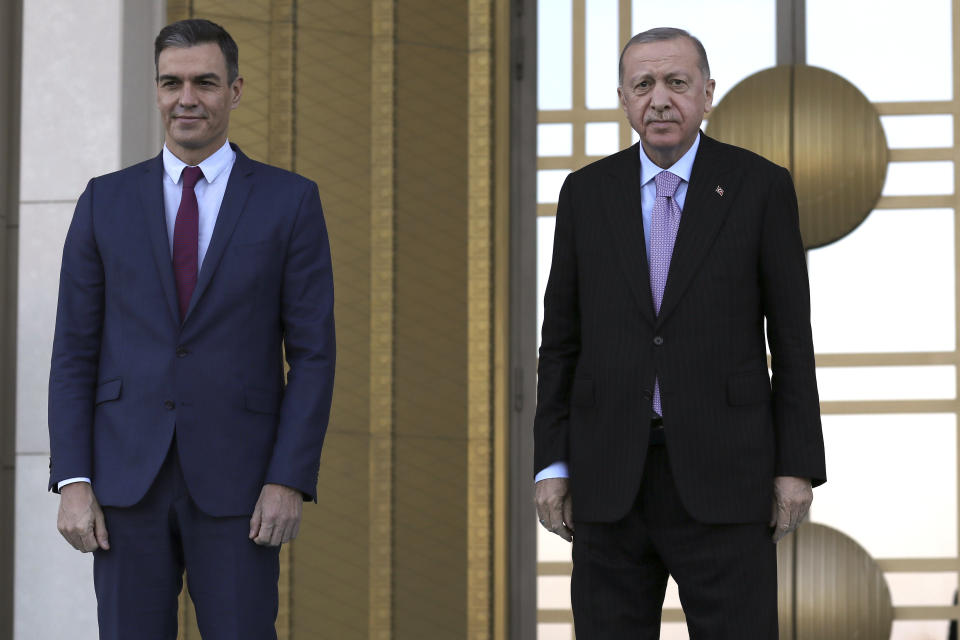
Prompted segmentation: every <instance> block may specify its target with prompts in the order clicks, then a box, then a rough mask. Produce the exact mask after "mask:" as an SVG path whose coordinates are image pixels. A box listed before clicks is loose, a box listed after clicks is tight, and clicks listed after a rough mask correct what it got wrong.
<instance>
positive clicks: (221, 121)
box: [157, 42, 243, 164]
mask: <svg viewBox="0 0 960 640" xmlns="http://www.w3.org/2000/svg"><path fill="white" fill-rule="evenodd" d="M242 89H243V78H240V77H238V78H237V79H236V80H234V81H233V83H232V84H229V83H228V82H227V61H226V59H225V58H224V56H223V52H221V51H220V47H219V46H217V44H216V43H213V42H205V43H203V44H198V45H196V46H193V47H168V48H166V49H164V50H163V51H161V52H160V57H159V59H158V60H157V106H158V107H159V109H160V116H161V118H162V119H163V126H164V127H165V128H166V132H167V134H166V143H167V147H168V148H169V149H170V151H172V152H173V153H174V155H176V156H177V157H178V158H180V159H181V160H183V161H184V162H187V163H189V164H198V163H199V162H200V161H201V160H204V159H205V158H207V157H208V156H209V155H210V154H212V153H213V152H215V151H216V150H217V149H219V148H220V147H222V146H223V143H224V142H225V141H226V139H227V125H228V124H229V123H230V111H232V110H233V109H235V108H236V107H237V105H238V104H239V103H240V94H241V91H242Z"/></svg>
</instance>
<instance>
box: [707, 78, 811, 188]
mask: <svg viewBox="0 0 960 640" xmlns="http://www.w3.org/2000/svg"><path fill="white" fill-rule="evenodd" d="M792 93H793V91H792V67H774V68H772V69H766V70H764V71H760V72H758V73H755V74H753V75H752V76H750V77H748V78H745V79H744V80H742V81H741V82H740V83H739V84H737V85H736V86H735V87H734V88H733V89H731V90H730V91H729V92H728V93H727V95H726V96H724V98H723V100H722V101H721V102H720V103H719V104H717V105H716V106H715V107H714V109H713V111H712V112H711V113H710V114H708V118H709V121H708V123H707V133H709V134H710V135H711V136H713V137H714V138H717V139H718V140H722V141H724V142H729V143H730V144H735V145H737V146H739V147H744V148H746V149H750V150H751V151H754V152H756V153H759V154H760V155H762V156H763V157H765V158H767V159H768V160H770V161H771V162H775V163H777V164H779V165H781V166H784V167H787V168H788V169H789V168H790V166H791V164H792V158H791V156H792V140H791V133H792V131H791V124H792V123H791V99H792V97H793V96H792Z"/></svg>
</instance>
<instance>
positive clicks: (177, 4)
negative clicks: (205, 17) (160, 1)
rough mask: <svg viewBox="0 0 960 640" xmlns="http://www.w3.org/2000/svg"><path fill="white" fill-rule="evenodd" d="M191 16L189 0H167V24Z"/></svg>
mask: <svg viewBox="0 0 960 640" xmlns="http://www.w3.org/2000/svg"><path fill="white" fill-rule="evenodd" d="M192 17H193V14H192V12H191V7H190V0H167V24H169V23H171V22H177V21H178V20H186V19H187V18H192Z"/></svg>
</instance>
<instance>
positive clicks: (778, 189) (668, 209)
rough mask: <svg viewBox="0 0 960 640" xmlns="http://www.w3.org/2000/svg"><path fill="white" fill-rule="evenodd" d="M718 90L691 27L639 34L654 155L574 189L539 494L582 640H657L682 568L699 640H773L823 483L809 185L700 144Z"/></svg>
mask: <svg viewBox="0 0 960 640" xmlns="http://www.w3.org/2000/svg"><path fill="white" fill-rule="evenodd" d="M713 90H714V81H713V80H711V79H710V70H709V66H708V64H707V57H706V53H705V51H704V50H703V46H702V44H700V42H699V41H698V40H696V39H695V38H693V37H692V36H690V34H688V33H687V32H685V31H681V30H678V29H653V30H651V31H647V32H644V33H641V34H639V35H637V36H635V37H634V38H632V39H631V40H630V42H628V43H627V45H626V46H625V47H624V50H623V53H622V54H621V62H620V87H619V89H618V92H619V95H620V100H621V104H622V105H623V109H624V112H625V113H626V116H627V119H628V120H629V121H630V124H631V126H633V128H634V129H635V130H636V131H637V133H638V134H639V136H640V143H639V144H638V145H634V146H633V147H631V148H629V149H626V150H624V151H621V152H620V153H617V154H614V155H612V156H610V157H608V158H604V159H603V160H600V161H598V162H595V163H593V164H591V165H589V166H587V167H584V168H583V169H581V170H579V171H576V172H574V173H572V174H571V175H570V176H569V177H568V178H567V180H566V182H565V183H564V186H563V188H562V190H561V192H560V198H559V204H558V208H557V223H556V235H555V243H554V252H553V265H552V269H551V272H550V279H549V282H548V284H547V290H546V296H545V299H544V320H543V340H542V346H541V350H540V366H539V393H538V404H537V414H536V419H535V426H534V431H535V442H536V445H535V469H536V470H537V472H538V473H537V478H536V480H537V483H536V501H537V511H538V515H539V517H540V521H541V522H542V523H543V525H544V526H545V527H546V528H548V529H549V530H550V531H553V532H554V533H557V534H558V535H561V536H563V537H564V538H566V539H567V540H570V539H571V538H572V540H573V576H572V587H571V590H572V601H573V614H574V620H575V624H576V632H577V638H579V639H581V640H590V639H593V638H602V639H609V638H631V639H636V638H657V637H659V632H660V615H661V609H662V605H663V596H664V590H665V587H666V582H667V577H668V574H672V575H673V576H674V578H675V579H676V581H677V583H678V586H679V588H680V598H681V600H682V603H683V607H684V611H685V613H686V617H687V623H688V628H689V631H690V636H691V638H693V639H695V640H696V639H701V640H703V639H707V640H717V639H723V638H737V639H740V640H742V639H744V638H764V639H771V640H773V639H776V638H777V597H776V585H777V578H776V552H775V545H774V544H773V543H774V542H775V541H776V540H778V539H779V538H780V537H782V536H783V535H785V534H786V533H788V532H790V531H792V530H793V529H794V528H796V527H797V526H798V524H799V523H800V521H801V520H802V519H803V518H804V516H805V514H806V512H807V509H808V508H809V505H810V502H811V500H812V498H813V494H812V491H811V486H815V485H817V484H819V483H822V482H823V481H824V480H825V478H826V473H825V468H824V455H823V438H822V434H821V428H820V414H819V401H818V396H817V387H816V378H815V373H814V358H813V345H812V340H811V331H810V310H809V289H808V282H807V273H806V265H805V260H804V252H803V247H802V243H801V239H800V232H799V226H798V214H797V202H796V195H795V192H794V188H793V183H792V181H791V179H790V175H789V173H788V172H787V171H786V170H785V169H783V168H781V167H778V166H776V165H773V164H772V163H770V162H768V161H766V160H764V159H763V158H761V157H759V156H757V155H755V154H753V153H750V152H748V151H746V150H743V149H739V148H736V147H732V146H729V145H725V144H721V143H719V142H717V141H715V140H711V139H710V138H708V137H707V136H705V135H703V134H701V133H700V124H701V122H702V120H703V117H704V115H705V114H707V113H709V111H710V108H711V105H712V100H713ZM764 321H766V329H767V331H766V337H767V339H768V340H769V344H770V350H771V353H772V355H773V365H772V366H773V379H772V385H771V380H770V378H769V377H768V374H767V357H766V349H765V345H764ZM771 386H772V388H771ZM771 506H772V514H773V515H772V517H771ZM771 526H772V527H775V529H774V531H773V534H772V540H771V529H770V527H771Z"/></svg>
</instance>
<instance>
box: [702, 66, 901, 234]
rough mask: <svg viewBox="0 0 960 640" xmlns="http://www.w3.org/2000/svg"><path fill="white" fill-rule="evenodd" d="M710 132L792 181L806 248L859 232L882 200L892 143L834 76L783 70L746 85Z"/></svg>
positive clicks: (862, 100) (725, 104)
mask: <svg viewBox="0 0 960 640" xmlns="http://www.w3.org/2000/svg"><path fill="white" fill-rule="evenodd" d="M708 117H709V119H708V122H707V133H709V134H710V135H711V136H712V137H714V138H716V139H718V140H721V141H723V142H727V143H729V144H733V145H736V146H738V147H744V148H746V149H750V150H751V151H754V152H756V153H758V154H760V155H762V156H764V157H765V158H767V159H768V160H771V161H772V162H775V163H777V164H779V165H781V166H784V167H786V168H788V169H789V170H790V173H791V174H793V181H794V184H795V185H796V188H797V202H798V205H799V208H800V232H801V234H802V236H803V245H804V247H805V248H807V249H813V248H816V247H822V246H823V245H826V244H829V243H831V242H834V241H836V240H839V239H840V238H842V237H843V236H845V235H847V234H848V233H850V232H851V231H853V230H854V229H855V228H856V227H857V225H859V224H860V223H861V222H863V220H864V219H865V218H866V217H867V215H869V213H870V212H871V211H872V210H873V208H874V206H876V204H877V200H878V199H879V198H880V193H881V191H882V190H883V183H884V180H885V179H886V175H887V158H888V152H887V139H886V136H885V135H884V133H883V127H882V125H881V124H880V117H879V115H878V114H877V110H876V109H875V108H874V106H873V105H872V104H871V103H870V101H869V100H867V98H866V97H865V96H864V95H863V94H862V93H860V91H859V90H858V89H857V88H856V87H855V86H853V85H852V84H850V83H849V82H847V81H846V80H844V79H843V78H841V77H840V76H838V75H837V74H835V73H832V72H830V71H827V70H826V69H820V68H819V67H810V66H806V65H781V66H777V67H773V68H771V69H765V70H764V71H760V72H758V73H755V74H754V75H752V76H750V77H749V78H746V79H744V80H743V81H742V82H740V83H739V84H737V85H736V86H735V87H734V88H733V89H731V90H730V92H729V93H728V94H727V95H726V96H724V98H723V100H722V101H721V102H720V103H719V104H718V105H717V106H716V107H715V108H714V109H713V111H712V112H711V113H710V114H708Z"/></svg>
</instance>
